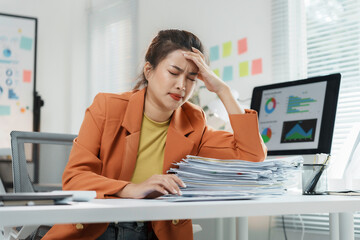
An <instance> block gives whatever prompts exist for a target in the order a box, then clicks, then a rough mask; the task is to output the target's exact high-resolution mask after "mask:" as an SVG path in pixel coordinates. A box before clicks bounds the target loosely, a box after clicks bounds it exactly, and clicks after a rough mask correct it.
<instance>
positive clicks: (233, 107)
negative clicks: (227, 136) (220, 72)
mask: <svg viewBox="0 0 360 240" xmlns="http://www.w3.org/2000/svg"><path fill="white" fill-rule="evenodd" d="M192 50H193V51H192V52H186V51H184V52H183V54H184V57H185V58H186V59H188V60H191V61H193V62H194V63H195V65H196V66H197V67H198V68H199V74H198V76H197V77H198V79H200V80H202V81H203V82H204V84H205V86H206V88H207V89H208V90H209V91H210V92H214V93H216V94H217V95H218V97H219V98H220V100H221V101H222V103H223V104H224V106H225V108H226V111H227V112H228V114H244V113H245V110H244V109H243V108H242V107H241V106H240V105H239V103H238V102H237V101H236V99H235V98H234V97H233V95H232V94H231V90H230V87H229V86H228V85H227V84H226V83H224V82H223V81H222V80H221V79H220V78H219V77H218V76H216V74H215V73H214V72H213V71H211V69H210V67H209V66H208V65H207V64H206V62H205V57H204V55H203V54H202V53H201V52H200V51H199V50H198V49H196V48H192Z"/></svg>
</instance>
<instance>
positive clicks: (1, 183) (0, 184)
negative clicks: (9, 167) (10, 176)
mask: <svg viewBox="0 0 360 240" xmlns="http://www.w3.org/2000/svg"><path fill="white" fill-rule="evenodd" d="M3 193H6V190H5V187H4V184H3V182H2V181H1V178H0V194H3Z"/></svg>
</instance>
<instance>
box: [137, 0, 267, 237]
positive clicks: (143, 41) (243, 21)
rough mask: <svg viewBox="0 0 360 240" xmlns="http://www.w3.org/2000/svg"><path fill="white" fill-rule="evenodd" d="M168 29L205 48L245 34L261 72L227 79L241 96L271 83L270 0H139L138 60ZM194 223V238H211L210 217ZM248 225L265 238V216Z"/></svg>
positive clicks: (250, 56) (250, 50)
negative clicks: (188, 33) (193, 37)
mask: <svg viewBox="0 0 360 240" xmlns="http://www.w3.org/2000/svg"><path fill="white" fill-rule="evenodd" d="M168 28H178V29H184V30H188V31H191V32H193V33H194V34H195V35H197V36H198V37H199V38H200V39H201V40H202V42H203V44H204V45H205V47H207V48H209V47H211V46H212V45H214V44H221V43H222V42H225V41H228V40H232V39H241V38H243V37H247V38H248V44H249V45H248V49H249V54H248V55H247V56H246V58H248V60H251V59H252V58H257V57H259V56H260V57H262V58H263V74H260V75H258V76H251V77H248V78H244V79H241V80H239V79H238V80H234V81H232V82H229V85H230V86H231V87H233V88H235V89H236V90H237V91H238V92H239V93H240V98H241V99H246V98H249V97H251V94H252V89H253V87H254V86H256V85H263V84H266V83H269V82H271V76H272V74H271V1H269V0H252V1H248V0H226V1H215V0H196V1H193V0H182V1H168V0H151V1H149V0H139V28H138V37H139V38H138V39H139V42H138V46H139V50H138V52H139V56H138V58H139V59H141V60H142V59H143V57H144V55H145V52H146V49H147V47H148V45H149V43H150V41H151V39H152V38H153V37H154V36H155V35H156V33H157V32H158V31H159V30H161V29H168ZM250 44H251V45H250ZM250 48H251V49H250ZM247 104H250V102H247ZM226 221H229V220H226ZM195 222H197V223H200V224H201V225H202V227H203V231H202V232H200V233H196V235H195V239H198V240H200V239H215V236H216V234H215V227H214V226H215V223H214V220H196V221H195ZM249 226H250V232H249V239H261V240H264V239H268V231H269V218H268V217H252V218H249ZM224 239H227V240H229V239H233V236H231V235H229V234H228V231H227V228H224Z"/></svg>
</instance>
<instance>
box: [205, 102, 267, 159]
mask: <svg viewBox="0 0 360 240" xmlns="http://www.w3.org/2000/svg"><path fill="white" fill-rule="evenodd" d="M203 115H204V113H203ZM204 117H205V116H204ZM229 118H230V123H231V127H232V129H233V131H234V133H230V132H226V131H216V130H214V129H213V128H211V127H209V126H206V127H205V129H204V132H203V136H202V140H201V143H200V147H199V150H198V155H199V156H203V157H212V158H218V159H241V160H247V161H253V162H260V161H263V160H264V159H265V158H266V155H267V148H266V146H265V144H264V142H263V140H262V137H261V136H260V133H259V124H258V117H257V112H256V111H254V110H248V109H246V110H245V114H230V115H229Z"/></svg>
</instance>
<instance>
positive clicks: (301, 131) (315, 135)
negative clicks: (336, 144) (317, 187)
mask: <svg viewBox="0 0 360 240" xmlns="http://www.w3.org/2000/svg"><path fill="white" fill-rule="evenodd" d="M340 78H341V75H340V74H332V75H327V76H321V77H313V78H308V79H303V80H297V81H290V82H284V83H277V84H271V85H265V86H259V87H255V88H254V91H253V95H252V99H251V108H252V109H254V110H256V111H258V114H259V130H260V134H261V136H262V138H263V140H264V142H265V144H266V146H267V147H268V154H269V155H290V154H315V153H330V150H331V142H332V135H333V130H334V123H335V115H336V107H337V100H338V95H339V86H340Z"/></svg>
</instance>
